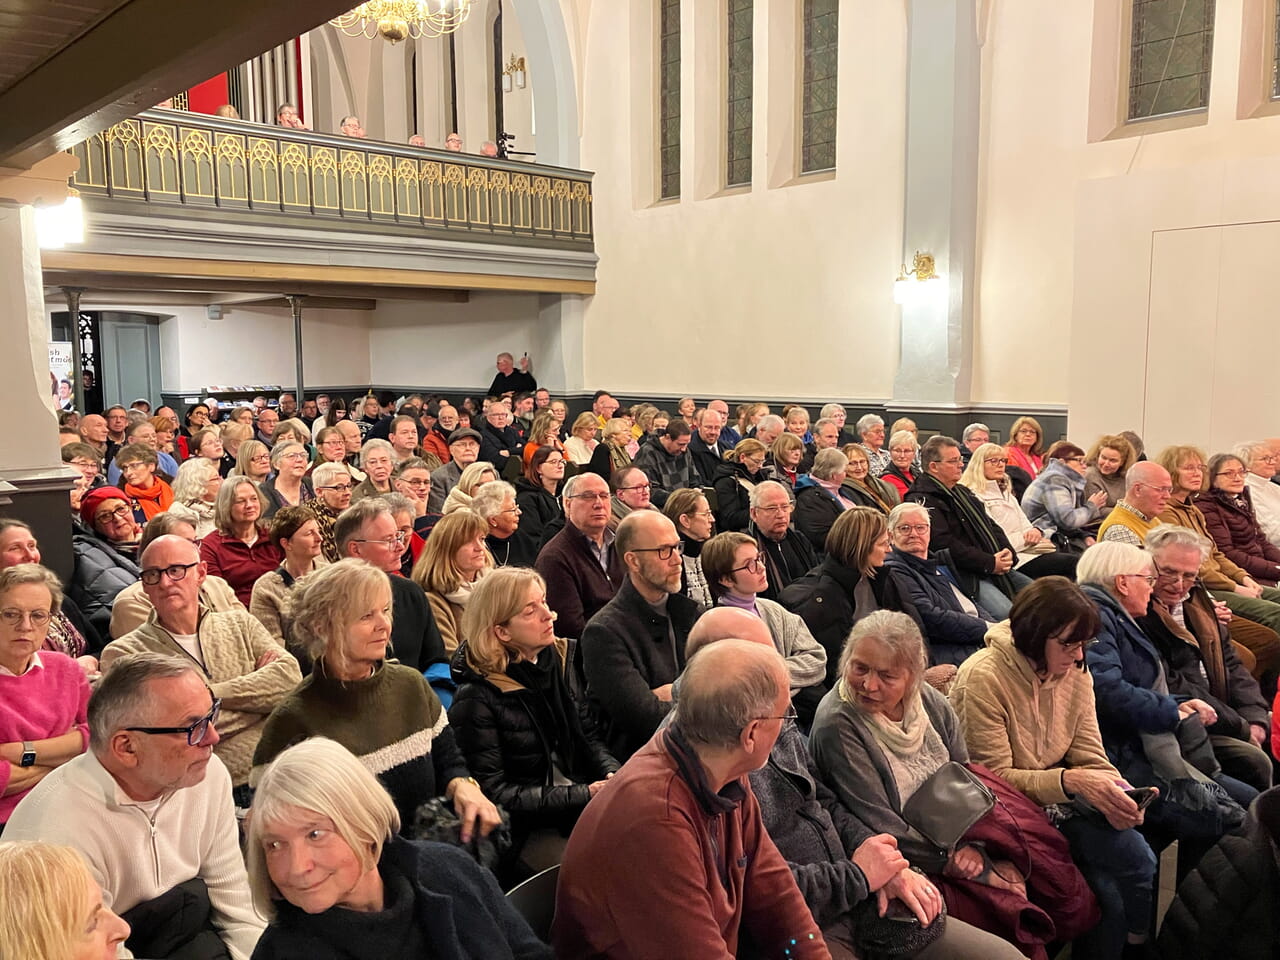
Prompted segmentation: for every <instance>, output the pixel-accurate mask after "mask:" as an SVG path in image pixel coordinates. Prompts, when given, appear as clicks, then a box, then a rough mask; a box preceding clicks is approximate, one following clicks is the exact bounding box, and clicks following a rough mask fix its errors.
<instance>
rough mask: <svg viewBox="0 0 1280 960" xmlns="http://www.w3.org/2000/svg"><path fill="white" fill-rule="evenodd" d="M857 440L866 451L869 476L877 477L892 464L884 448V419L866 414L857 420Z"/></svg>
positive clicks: (872, 414)
mask: <svg viewBox="0 0 1280 960" xmlns="http://www.w3.org/2000/svg"><path fill="white" fill-rule="evenodd" d="M855 429H856V430H857V431H858V440H859V441H860V442H861V443H862V449H863V450H864V451H866V454H867V460H868V461H869V463H870V465H871V476H873V477H878V476H880V475H881V474H882V473H884V472H885V471H886V470H888V469H889V464H890V463H891V462H892V461H891V460H890V459H889V451H888V450H886V449H885V447H884V417H881V416H877V415H876V414H874V413H867V414H864V415H862V416H861V417H859V418H858V425H857V427H856V428H855Z"/></svg>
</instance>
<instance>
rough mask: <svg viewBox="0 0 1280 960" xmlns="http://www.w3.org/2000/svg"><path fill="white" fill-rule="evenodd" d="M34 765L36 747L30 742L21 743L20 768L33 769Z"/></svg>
mask: <svg viewBox="0 0 1280 960" xmlns="http://www.w3.org/2000/svg"><path fill="white" fill-rule="evenodd" d="M35 763H36V745H35V744H34V743H32V742H31V741H30V740H23V741H22V760H21V762H20V763H19V764H18V766H20V767H33V766H35Z"/></svg>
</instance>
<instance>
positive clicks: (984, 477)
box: [960, 443, 1079, 578]
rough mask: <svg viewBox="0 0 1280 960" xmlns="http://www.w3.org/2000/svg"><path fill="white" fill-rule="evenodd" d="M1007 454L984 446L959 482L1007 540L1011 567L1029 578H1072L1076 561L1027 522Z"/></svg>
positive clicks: (1001, 450) (994, 447)
mask: <svg viewBox="0 0 1280 960" xmlns="http://www.w3.org/2000/svg"><path fill="white" fill-rule="evenodd" d="M1007 463H1008V455H1007V454H1006V453H1005V448H1004V447H1002V446H1000V445H999V444H996V443H984V444H983V445H982V446H980V447H979V448H978V449H977V450H975V451H973V456H972V457H970V458H969V465H968V466H967V467H965V470H964V474H963V475H962V476H961V477H960V482H961V483H963V484H964V485H965V486H966V487H968V488H969V489H970V490H972V491H973V494H974V496H976V497H977V498H978V499H979V500H981V501H982V506H983V508H984V509H985V510H986V511H987V516H989V517H990V518H991V519H992V520H994V521H995V522H996V523H997V524H998V525H999V526H1000V529H1001V530H1003V531H1004V535H1005V536H1006V537H1008V538H1009V546H1010V547H1012V548H1013V552H1014V556H1015V558H1016V563H1015V564H1014V568H1015V569H1016V570H1019V571H1021V572H1022V573H1025V574H1026V575H1027V576H1028V577H1032V578H1035V577H1051V576H1063V577H1068V578H1074V577H1075V573H1076V562H1077V560H1078V559H1079V558H1078V557H1076V556H1072V555H1070V554H1066V553H1060V552H1058V549H1057V548H1056V547H1055V546H1054V545H1053V541H1052V540H1050V539H1049V538H1048V537H1046V536H1045V535H1044V534H1043V533H1041V532H1040V531H1039V530H1037V529H1036V527H1035V526H1034V525H1033V524H1032V523H1031V521H1030V519H1028V517H1027V515H1026V513H1025V512H1024V511H1023V509H1022V505H1021V504H1020V503H1018V499H1017V497H1015V496H1014V493H1013V484H1012V483H1011V482H1010V481H1009V477H1008V476H1007V474H1006V473H1005V466H1006V464H1007Z"/></svg>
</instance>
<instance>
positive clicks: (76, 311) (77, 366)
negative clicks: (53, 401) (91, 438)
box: [62, 287, 85, 416]
mask: <svg viewBox="0 0 1280 960" xmlns="http://www.w3.org/2000/svg"><path fill="white" fill-rule="evenodd" d="M84 291H85V288H84V287H63V288H62V292H63V294H64V295H65V296H66V298H67V311H68V312H69V313H70V314H71V369H72V370H74V371H75V378H74V379H73V380H72V386H74V387H75V391H76V410H77V411H79V413H80V415H81V416H84V414H85V409H84V366H83V362H82V360H81V358H80V294H82V293H84Z"/></svg>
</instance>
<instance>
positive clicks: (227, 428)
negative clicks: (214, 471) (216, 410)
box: [218, 420, 253, 477]
mask: <svg viewBox="0 0 1280 960" xmlns="http://www.w3.org/2000/svg"><path fill="white" fill-rule="evenodd" d="M219 432H220V435H221V437H222V463H221V465H220V466H219V468H218V472H219V473H221V474H222V475H223V476H224V477H226V476H229V475H230V473H231V471H232V470H234V469H235V468H236V464H237V462H238V461H237V457H239V455H240V445H241V444H242V443H244V442H245V441H246V440H252V439H253V427H251V426H249V425H248V424H244V423H237V422H236V421H234V420H229V421H227V422H226V423H224V424H223V425H222V428H221V430H220V431H219Z"/></svg>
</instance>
